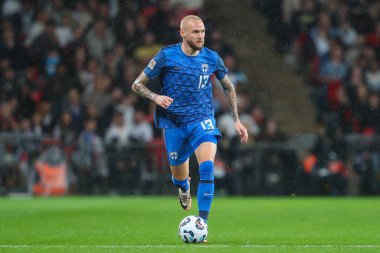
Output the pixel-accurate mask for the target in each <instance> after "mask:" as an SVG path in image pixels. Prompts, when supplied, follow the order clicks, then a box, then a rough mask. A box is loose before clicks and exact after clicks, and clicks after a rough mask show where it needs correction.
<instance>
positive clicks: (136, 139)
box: [0, 0, 380, 195]
mask: <svg viewBox="0 0 380 253" xmlns="http://www.w3.org/2000/svg"><path fill="white" fill-rule="evenodd" d="M189 3H191V5H189ZM242 10H244V11H242ZM247 10H248V11H247ZM379 13H380V4H379V3H378V2H377V1H370V0H361V1H354V0H352V1H348V0H347V1H322V0H320V1H317V0H288V1H286V0H282V1H280V0H266V1H265V0H262V1H259V0H255V1H242V2H241V5H238V6H237V5H236V3H235V1H216V0H215V1H201V0H199V1H174V0H170V1H169V0H168V1H153V0H152V1H148V0H147V1H137V0H136V1H117V0H109V1H103V0H91V1H65V0H52V1H44V0H40V1H27V0H24V1H21V0H19V1H18V0H4V1H2V2H1V31H2V33H1V42H0V72H1V80H0V89H1V91H0V131H1V133H0V193H1V194H12V193H30V194H32V193H34V194H48V195H50V194H63V193H66V194H167V193H174V192H173V189H172V186H171V184H170V177H169V174H168V172H169V171H168V168H167V161H166V158H165V151H164V148H163V140H162V136H161V132H160V131H159V130H157V129H154V127H153V125H152V120H153V114H152V113H153V111H154V105H153V104H152V103H149V102H148V101H147V100H143V99H141V98H139V97H137V96H135V95H134V94H132V92H131V84H132V82H133V81H134V79H135V78H136V76H137V75H138V74H139V73H140V71H141V70H142V68H143V67H144V66H145V65H146V63H147V62H148V61H149V60H150V58H151V57H152V56H153V55H154V54H155V53H156V52H157V51H158V49H159V48H160V47H162V46H164V45H168V44H171V43H177V42H178V41H179V37H178V24H179V21H180V20H181V18H182V17H184V16H185V15H188V14H196V15H200V16H201V17H202V18H203V19H204V21H205V25H206V30H207V37H206V46H208V47H210V48H211V49H214V50H216V51H217V52H218V53H219V54H220V55H221V56H222V58H223V59H224V61H225V64H226V66H227V67H228V68H229V70H230V78H231V80H232V81H233V82H234V84H235V85H236V90H237V92H238V95H239V101H238V105H239V111H240V117H241V121H242V122H243V123H244V124H246V126H247V127H248V130H249V133H250V135H251V136H253V138H251V143H249V144H248V145H239V140H238V138H237V137H236V134H235V133H234V131H231V130H233V122H232V119H231V117H230V116H229V115H228V109H227V105H226V102H225V100H224V97H223V96H224V95H223V92H222V90H221V89H219V88H218V84H217V83H216V81H215V89H214V96H215V107H216V117H217V121H218V124H219V125H218V127H219V128H220V129H221V130H222V132H223V135H224V138H223V139H222V141H221V142H220V143H219V146H218V155H217V158H216V161H215V165H216V166H215V168H216V174H215V176H216V184H217V189H218V190H217V191H218V192H217V193H218V194H220V195H224V194H227V195H267V194H270V195H291V194H297V195H376V194H377V195H378V194H379V192H380V164H379V163H380V154H379V138H378V134H379V131H380V122H379V115H380V114H379V113H380V112H379V110H380V109H379V103H380V98H379V92H380V65H379V63H378V60H379V52H380V51H379V47H380V23H379V21H378V19H379ZM243 24H244V25H243ZM149 87H150V88H152V89H153V90H156V91H157V90H158V89H159V84H158V83H157V81H155V82H151V83H150V84H149ZM253 140H254V141H253ZM191 164H192V167H193V168H194V169H193V170H192V176H193V178H194V180H197V168H196V163H195V162H194V161H191ZM60 173H62V174H60ZM52 178H53V179H57V180H52Z"/></svg>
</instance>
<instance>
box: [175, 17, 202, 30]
mask: <svg viewBox="0 0 380 253" xmlns="http://www.w3.org/2000/svg"><path fill="white" fill-rule="evenodd" d="M190 20H200V21H202V19H201V18H200V17H198V16H195V15H187V16H186V17H184V18H183V19H182V20H181V26H180V29H183V27H184V26H185V24H186V23H187V22H189V21H190ZM202 22H203V21H202Z"/></svg>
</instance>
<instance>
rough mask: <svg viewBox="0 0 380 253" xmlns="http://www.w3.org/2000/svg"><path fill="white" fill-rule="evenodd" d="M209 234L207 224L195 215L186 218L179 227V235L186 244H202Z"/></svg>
mask: <svg viewBox="0 0 380 253" xmlns="http://www.w3.org/2000/svg"><path fill="white" fill-rule="evenodd" d="M207 233H208V231H207V223H206V222H205V221H204V220H203V219H202V218H201V217H199V216H195V215H190V216H187V217H185V218H184V219H183V220H182V221H181V222H180V224H179V227H178V234H179V236H180V237H181V239H182V241H184V242H185V243H202V242H203V241H204V240H206V238H207Z"/></svg>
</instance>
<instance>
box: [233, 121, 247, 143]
mask: <svg viewBox="0 0 380 253" xmlns="http://www.w3.org/2000/svg"><path fill="white" fill-rule="evenodd" d="M235 129H236V131H237V132H238V134H239V136H240V141H241V142H243V143H247V142H248V131H247V128H245V126H243V124H242V123H240V120H237V121H235Z"/></svg>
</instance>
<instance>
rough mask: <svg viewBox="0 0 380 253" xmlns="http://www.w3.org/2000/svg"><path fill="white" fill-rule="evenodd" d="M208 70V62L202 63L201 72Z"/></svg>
mask: <svg viewBox="0 0 380 253" xmlns="http://www.w3.org/2000/svg"><path fill="white" fill-rule="evenodd" d="M207 71H208V64H202V72H203V73H207Z"/></svg>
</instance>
